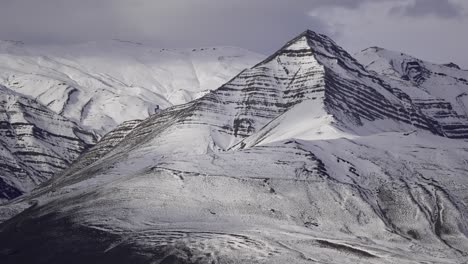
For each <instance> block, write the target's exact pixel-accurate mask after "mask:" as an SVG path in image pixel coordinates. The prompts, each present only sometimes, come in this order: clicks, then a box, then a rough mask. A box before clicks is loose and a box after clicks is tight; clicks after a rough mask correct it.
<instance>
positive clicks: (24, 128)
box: [0, 86, 96, 201]
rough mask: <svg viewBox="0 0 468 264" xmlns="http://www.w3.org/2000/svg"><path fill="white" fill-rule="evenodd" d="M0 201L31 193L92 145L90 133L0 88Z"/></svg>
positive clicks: (46, 109)
mask: <svg viewBox="0 0 468 264" xmlns="http://www.w3.org/2000/svg"><path fill="white" fill-rule="evenodd" d="M0 102H1V103H0V201H2V200H8V199H12V198H15V197H17V196H19V195H21V194H23V193H26V192H29V191H31V190H32V189H33V188H34V187H36V186H37V185H38V184H40V183H42V182H44V181H46V180H48V179H50V177H51V176H52V175H53V174H55V173H57V172H59V171H61V170H63V169H65V168H67V167H68V166H69V165H70V164H71V163H72V162H73V161H74V160H75V159H76V158H77V157H78V156H79V155H80V154H81V153H82V152H83V151H84V150H86V149H87V148H88V147H90V146H92V145H94V144H95V143H96V138H95V136H94V134H92V133H89V132H87V131H86V130H84V129H82V128H80V127H79V126H78V125H77V124H76V123H74V122H72V121H70V120H68V119H66V118H64V117H62V116H60V115H58V114H56V113H54V112H52V111H51V110H49V109H48V108H47V107H45V106H43V105H41V104H39V103H37V102H36V101H34V100H32V99H29V98H26V97H24V96H21V95H19V94H17V93H15V92H13V91H11V90H9V89H7V88H6V87H3V86H0Z"/></svg>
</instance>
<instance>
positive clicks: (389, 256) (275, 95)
mask: <svg viewBox="0 0 468 264" xmlns="http://www.w3.org/2000/svg"><path fill="white" fill-rule="evenodd" d="M399 82H401V83H404V82H405V81H404V80H402V81H399ZM405 85H407V84H405ZM408 85H409V84H408ZM405 87H406V86H405ZM405 87H395V86H394V85H393V82H392V81H391V80H388V79H386V78H381V75H379V74H377V73H375V72H371V71H369V70H367V69H366V68H365V67H363V66H362V65H361V64H360V63H358V62H357V61H356V60H355V59H354V58H352V57H351V56H350V55H349V54H348V53H347V52H345V51H344V50H343V49H341V48H340V47H339V46H338V45H336V44H335V43H334V42H333V41H332V40H331V39H329V38H328V37H326V36H323V35H319V34H316V33H314V32H311V31H307V32H305V33H303V34H301V35H300V36H298V37H297V38H295V39H294V40H292V41H290V42H289V43H287V44H286V45H285V46H284V47H283V48H282V49H280V50H279V51H278V52H277V53H275V54H273V55H272V56H271V57H269V58H268V59H266V60H265V61H263V62H261V63H259V64H257V65H256V66H254V67H253V68H251V69H248V70H245V71H243V72H241V73H240V74H239V75H238V76H236V77H235V78H233V79H232V80H231V81H229V82H228V83H226V84H225V85H223V86H221V87H220V88H219V89H217V90H215V91H212V92H211V93H209V94H207V95H205V96H204V97H202V98H200V99H198V100H195V101H192V102H190V103H188V104H185V105H181V106H175V107H171V108H169V109H166V110H163V111H160V112H158V113H157V114H156V115H153V116H151V117H150V118H148V119H145V120H143V121H132V122H127V123H124V124H122V125H121V126H120V127H118V128H117V129H115V130H114V131H112V132H110V133H109V134H107V135H106V136H105V137H103V139H102V140H101V141H100V142H99V143H98V144H97V145H96V146H94V147H93V148H91V149H90V150H89V151H87V152H86V153H85V154H83V155H82V156H81V157H80V158H79V159H78V160H77V161H76V162H75V163H73V164H72V165H71V166H70V167H69V168H68V169H67V170H66V171H65V172H64V173H62V174H60V175H58V176H57V177H54V178H53V179H52V180H51V181H49V182H48V183H47V184H45V185H43V186H42V187H41V188H40V189H37V190H36V191H34V192H33V193H32V194H31V195H29V196H27V197H24V198H20V199H17V200H15V201H13V202H11V203H9V204H7V205H4V206H2V207H0V217H3V218H4V219H7V218H8V217H10V216H12V215H14V214H15V213H17V212H20V211H21V210H23V209H24V208H27V207H29V206H30V204H34V206H32V207H29V209H27V210H25V211H23V212H22V213H19V214H18V215H16V216H15V217H12V218H11V219H9V220H7V221H5V222H4V223H3V224H2V225H1V226H0V248H3V250H2V251H0V257H1V259H2V260H5V263H22V262H28V261H32V260H34V261H36V262H37V260H40V261H42V262H48V263H59V262H60V263H63V262H70V261H71V262H90V261H96V260H99V261H100V262H102V263H107V262H109V263H111V262H112V263H115V262H121V263H286V262H287V263H460V262H463V261H468V258H467V255H468V247H467V245H468V238H467V235H468V226H467V223H468V221H467V220H468V219H467V217H468V208H467V206H466V202H465V201H467V200H468V196H467V194H466V188H467V187H468V179H467V177H466V175H468V169H467V168H466V160H467V158H468V156H467V152H466V149H468V143H467V142H466V141H464V140H461V139H451V138H449V136H450V137H451V136H452V134H449V133H446V128H444V125H442V124H441V123H440V119H437V118H435V117H434V114H435V112H434V113H433V112H431V111H426V110H425V109H422V108H421V105H418V103H417V102H414V100H413V98H414V97H413V95H412V94H407V90H405V89H404V88H405ZM408 89H409V88H408ZM413 89H415V90H420V88H418V87H413ZM428 94H429V93H428ZM433 98H437V99H438V100H442V101H443V100H444V98H442V97H437V96H435V95H433ZM431 113H433V114H431ZM459 120H461V121H460V122H462V120H463V119H462V118H460V119H459ZM457 137H458V136H457ZM31 245H34V246H31Z"/></svg>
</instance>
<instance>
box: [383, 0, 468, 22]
mask: <svg viewBox="0 0 468 264" xmlns="http://www.w3.org/2000/svg"><path fill="white" fill-rule="evenodd" d="M462 10H463V9H462V6H460V5H458V4H457V3H454V2H452V1H449V0H414V2H412V3H408V4H405V5H401V6H397V7H395V8H393V9H392V10H391V12H392V13H394V14H400V15H405V16H431V15H432V16H438V17H441V18H457V17H461V16H463V11H462Z"/></svg>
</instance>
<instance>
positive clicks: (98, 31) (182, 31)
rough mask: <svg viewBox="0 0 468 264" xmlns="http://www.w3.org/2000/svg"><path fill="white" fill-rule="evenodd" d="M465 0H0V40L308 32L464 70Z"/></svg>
mask: <svg viewBox="0 0 468 264" xmlns="http://www.w3.org/2000/svg"><path fill="white" fill-rule="evenodd" d="M467 5H468V4H467V3H466V1H465V0H294V1H284V0H232V1H228V0H223V1H220V0H197V1H194V0H171V1H169V0H164V1H163V0H131V1H129V0H80V1H76V0H41V1H38V0H0V39H14V40H23V41H26V42H32V43H68V42H83V41H91V40H104V39H113V38H120V39H128V40H134V41H140V42H145V43H151V44H153V45H156V46H160V47H196V46H208V45H210V46H211V45H233V46H240V47H244V48H248V49H251V50H254V51H258V52H262V53H265V54H267V53H270V52H272V51H274V50H275V49H277V48H278V47H280V46H281V45H282V44H283V43H284V42H286V41H287V40H288V39H290V38H292V37H293V36H294V35H296V34H298V33H300V32H301V31H303V30H305V29H307V28H310V29H312V30H315V31H318V32H321V33H325V34H328V35H330V36H331V37H333V38H334V39H336V41H337V42H338V43H339V44H341V45H343V46H344V47H345V48H347V49H348V50H350V51H357V50H360V49H363V48H366V47H368V46H372V45H379V46H384V47H387V48H390V49H397V50H402V51H404V52H409V53H413V54H414V55H417V56H420V57H422V58H424V59H427V60H433V61H436V62H445V61H449V60H454V61H456V62H458V63H460V64H462V65H463V66H465V67H466V68H468V55H464V54H465V53H466V52H465V48H464V47H466V46H468V36H467V35H468V34H466V33H464V32H466V28H468V19H467V15H466V10H467V9H468V6H467Z"/></svg>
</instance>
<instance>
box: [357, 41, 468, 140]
mask: <svg viewBox="0 0 468 264" xmlns="http://www.w3.org/2000/svg"><path fill="white" fill-rule="evenodd" d="M356 58H357V59H358V60H359V61H360V62H361V63H362V64H363V65H364V66H365V67H366V69H367V70H369V71H372V72H374V73H377V74H378V75H379V78H380V79H383V80H385V81H386V82H387V83H389V84H391V86H392V88H393V89H394V90H395V91H397V92H401V93H404V94H405V96H408V97H409V98H411V100H412V102H413V103H414V104H415V105H416V106H417V107H418V108H420V109H421V111H422V112H423V113H424V114H425V115H426V116H428V117H430V118H431V119H433V120H436V121H437V122H438V124H439V126H440V128H441V131H442V132H443V133H444V134H445V135H446V136H448V137H452V138H467V136H468V71H466V70H462V69H460V67H459V66H458V65H456V64H454V63H449V64H443V65H438V64H433V63H429V62H425V61H422V60H419V59H417V58H414V57H412V56H409V55H406V54H404V53H400V52H395V51H390V50H386V49H383V48H378V47H372V48H368V49H365V50H363V51H362V52H360V53H358V54H356Z"/></svg>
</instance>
